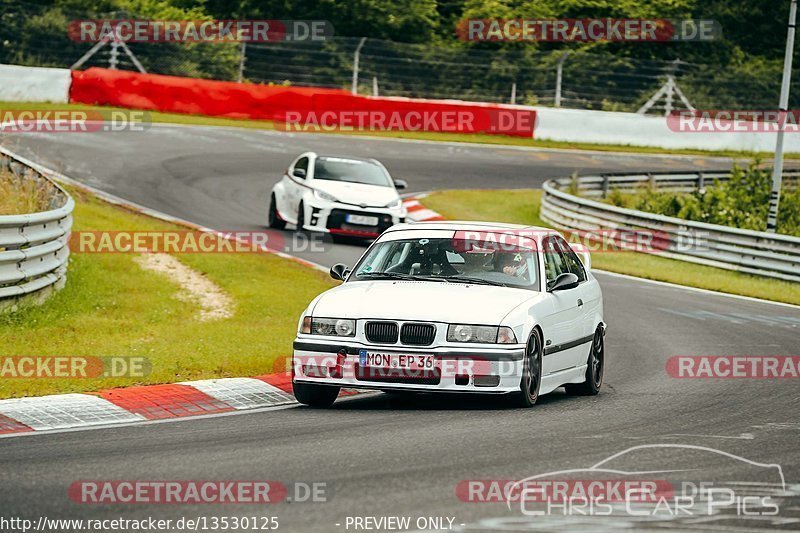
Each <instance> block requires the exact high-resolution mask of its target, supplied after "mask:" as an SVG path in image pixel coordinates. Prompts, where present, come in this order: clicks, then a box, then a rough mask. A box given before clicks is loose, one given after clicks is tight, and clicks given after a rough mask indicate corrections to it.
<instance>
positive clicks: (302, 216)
mask: <svg viewBox="0 0 800 533" xmlns="http://www.w3.org/2000/svg"><path fill="white" fill-rule="evenodd" d="M305 225H306V208H305V206H304V205H303V202H300V207H299V208H298V209H297V231H303V226H305Z"/></svg>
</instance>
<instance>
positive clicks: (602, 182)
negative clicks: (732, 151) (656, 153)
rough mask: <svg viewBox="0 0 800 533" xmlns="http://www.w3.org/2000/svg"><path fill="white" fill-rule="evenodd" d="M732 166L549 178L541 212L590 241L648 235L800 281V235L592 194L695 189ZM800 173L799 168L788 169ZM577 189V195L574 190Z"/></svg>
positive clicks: (705, 259)
mask: <svg viewBox="0 0 800 533" xmlns="http://www.w3.org/2000/svg"><path fill="white" fill-rule="evenodd" d="M728 175H729V172H728V171H714V172H700V173H697V172H696V173H686V172H683V173H662V174H642V173H639V174H604V175H600V176H585V177H571V178H561V179H555V180H549V181H547V182H546V183H545V184H544V186H543V189H544V195H543V196H542V204H541V212H540V215H541V218H542V219H543V220H546V221H547V222H548V223H550V224H552V225H554V226H556V227H558V228H561V229H565V230H574V231H578V232H581V233H583V234H585V235H586V236H587V238H588V239H589V240H590V241H591V242H607V241H609V235H610V234H613V238H612V240H613V242H614V243H615V244H616V245H617V246H618V247H619V248H627V249H633V250H637V249H639V250H641V249H642V247H641V246H640V244H641V242H642V239H643V237H644V238H645V239H646V240H649V241H650V242H651V243H652V244H653V246H652V248H650V249H652V250H655V251H656V253H658V255H660V256H664V257H670V258H673V259H679V260H682V261H688V262H692V263H698V264H703V265H709V266H714V267H719V268H725V269H728V270H735V271H738V272H744V273H747V274H754V275H758V276H767V277H771V278H778V279H783V280H787V281H800V238H798V237H792V236H788V235H780V234H775V233H766V232H760V231H752V230H745V229H739V228H731V227H727V226H720V225H716V224H706V223H703V222H693V221H689V220H683V219H680V218H675V217H667V216H663V215H657V214H653V213H645V212H642V211H635V210H633V209H625V208H622V207H617V206H613V205H610V204H607V203H603V202H599V201H596V200H592V199H591V198H587V197H605V195H606V194H607V193H608V192H609V191H611V190H613V189H620V190H622V191H625V192H634V191H636V190H641V188H642V187H643V186H647V185H650V186H655V187H657V188H658V189H659V190H670V191H685V192H688V191H692V190H695V189H697V188H698V187H701V188H702V187H705V186H707V185H711V184H713V182H714V180H717V181H724V180H727V179H728ZM786 175H787V176H790V177H798V176H800V171H797V170H793V171H787V172H786ZM567 191H571V192H577V194H578V196H576V195H574V194H570V192H567Z"/></svg>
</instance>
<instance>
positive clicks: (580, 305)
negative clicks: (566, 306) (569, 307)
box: [578, 298, 583, 307]
mask: <svg viewBox="0 0 800 533" xmlns="http://www.w3.org/2000/svg"><path fill="white" fill-rule="evenodd" d="M578 307H583V300H581V299H580V298H578Z"/></svg>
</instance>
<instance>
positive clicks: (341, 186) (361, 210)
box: [269, 152, 408, 239]
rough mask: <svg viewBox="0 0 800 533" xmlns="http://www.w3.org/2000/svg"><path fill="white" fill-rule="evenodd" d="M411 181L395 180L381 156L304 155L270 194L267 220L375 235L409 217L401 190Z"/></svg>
mask: <svg viewBox="0 0 800 533" xmlns="http://www.w3.org/2000/svg"><path fill="white" fill-rule="evenodd" d="M407 186H408V184H407V183H406V182H405V181H403V180H399V179H397V180H395V179H392V177H391V176H390V175H389V171H387V170H386V167H384V166H383V165H382V164H381V163H380V162H379V161H377V160H375V159H359V158H355V157H333V156H323V155H318V154H316V153H314V152H306V153H303V154H300V156H298V157H297V159H295V160H294V161H293V162H292V164H291V165H289V168H288V169H287V170H286V172H285V173H284V175H283V178H282V179H281V180H280V181H279V182H278V183H276V184H275V186H274V187H273V188H272V193H271V194H270V203H269V225H270V227H273V228H277V229H283V228H284V227H285V226H286V223H287V222H289V223H290V224H295V225H296V227H297V229H298V230H301V231H302V230H308V231H317V232H321V233H330V234H331V235H332V236H333V237H351V238H352V237H355V238H366V239H374V238H375V237H377V236H378V235H380V234H381V233H382V232H383V231H384V230H385V229H386V228H388V227H390V226H392V225H393V224H397V223H399V222H405V219H406V214H407V213H406V208H405V206H404V205H403V201H402V200H401V198H400V195H399V194H398V192H397V191H398V190H399V189H405V188H406V187H407Z"/></svg>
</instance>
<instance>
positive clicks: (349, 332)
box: [301, 317, 356, 337]
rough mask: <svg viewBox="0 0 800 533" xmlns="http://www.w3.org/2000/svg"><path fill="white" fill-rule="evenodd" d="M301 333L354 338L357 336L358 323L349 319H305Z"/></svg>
mask: <svg viewBox="0 0 800 533" xmlns="http://www.w3.org/2000/svg"><path fill="white" fill-rule="evenodd" d="M301 333H310V334H311V335H329V336H333V337H354V336H355V334H356V321H355V320H351V319H348V318H317V317H305V319H304V320H303V327H302V330H301Z"/></svg>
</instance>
